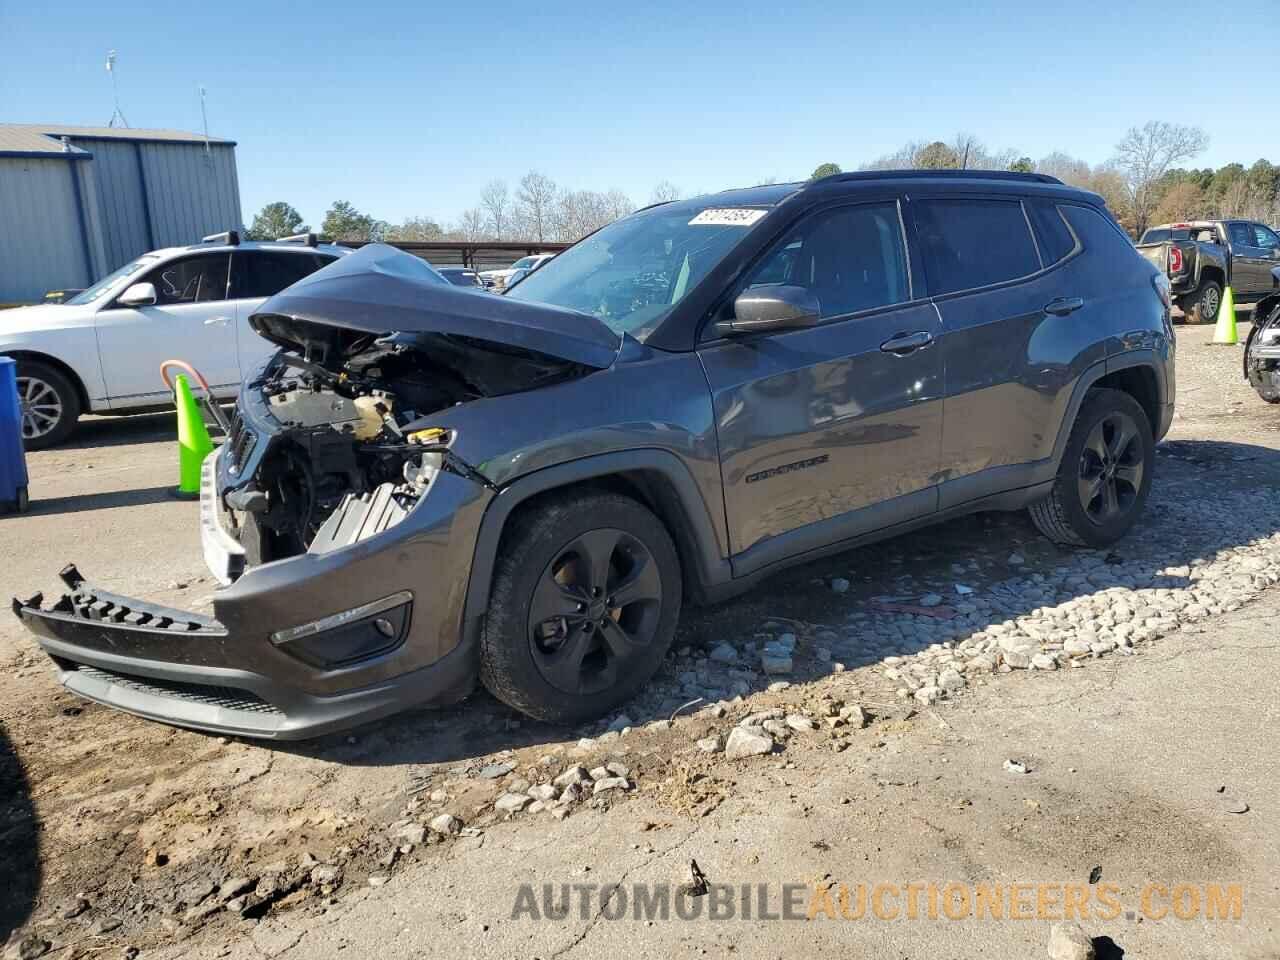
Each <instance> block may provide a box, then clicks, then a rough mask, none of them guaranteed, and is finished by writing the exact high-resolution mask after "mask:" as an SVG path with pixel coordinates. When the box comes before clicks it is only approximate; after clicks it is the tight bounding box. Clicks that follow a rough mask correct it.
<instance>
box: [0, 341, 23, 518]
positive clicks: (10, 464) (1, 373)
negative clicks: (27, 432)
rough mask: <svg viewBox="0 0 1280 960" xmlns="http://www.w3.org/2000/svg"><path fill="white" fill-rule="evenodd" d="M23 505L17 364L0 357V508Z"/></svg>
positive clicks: (6, 508) (20, 405) (8, 508)
mask: <svg viewBox="0 0 1280 960" xmlns="http://www.w3.org/2000/svg"><path fill="white" fill-rule="evenodd" d="M26 509H27V458H26V453H25V451H24V450H23V448H22V404H21V403H20V402H19V401H18V365H17V363H15V362H14V361H13V359H12V358H10V357H0V510H3V511H5V512H9V511H12V510H17V511H18V512H19V513H21V512H22V511H23V510H26Z"/></svg>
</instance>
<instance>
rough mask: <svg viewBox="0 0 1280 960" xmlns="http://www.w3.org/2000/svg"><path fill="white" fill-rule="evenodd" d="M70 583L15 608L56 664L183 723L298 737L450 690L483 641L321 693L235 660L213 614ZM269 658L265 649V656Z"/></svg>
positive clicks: (125, 704) (152, 714)
mask: <svg viewBox="0 0 1280 960" xmlns="http://www.w3.org/2000/svg"><path fill="white" fill-rule="evenodd" d="M61 576H62V579H63V582H64V583H65V584H66V585H67V587H68V589H69V590H70V591H71V592H70V593H68V594H66V595H64V596H63V597H62V598H61V599H60V600H59V601H58V602H57V603H55V604H53V605H52V606H51V607H48V608H47V609H45V608H44V607H43V603H44V598H43V596H42V595H40V594H37V595H36V596H34V597H32V598H31V599H30V600H28V601H25V602H23V601H20V600H14V601H13V610H14V613H15V614H17V616H18V618H19V619H21V620H22V622H23V624H24V625H25V626H26V627H27V628H28V629H30V630H31V632H32V633H33V634H34V635H35V637H36V640H37V642H38V643H39V644H40V646H41V648H42V649H43V650H44V651H45V652H46V653H47V654H48V655H49V656H50V658H52V660H53V661H54V663H55V664H56V665H57V668H58V672H59V680H60V681H61V682H62V684H63V685H64V686H65V687H66V688H67V689H68V690H71V691H72V692H74V693H76V694H79V695H80V696H83V697H85V698H86V699H89V700H93V701H96V702H98V703H102V704H106V705H107V706H111V707H115V708H117V709H120V710H124V711H127V712H129V713H133V714H137V715H139V716H143V717H147V718H149V719H152V720H160V721H163V722H166V723H172V724H175V725H177V726H183V727H191V728H194V729H198V730H206V731H211V732H216V733H227V734H234V735H241V736H250V737H262V738H268V739H279V740H292V739H303V738H307V737H314V736H318V735H320V734H323V733H326V732H329V731H332V730H336V729H341V728H343V727H347V726H351V725H352V724H354V723H358V722H364V721H367V720H371V719H375V718H377V717H380V716H385V715H387V714H389V713H393V712H395V711H397V710H401V709H404V707H405V706H406V700H407V699H409V700H411V701H413V702H424V701H430V700H432V699H444V698H447V697H450V696H454V695H456V693H457V692H458V691H465V690H468V689H469V688H470V685H471V680H472V678H473V677H474V675H475V669H476V668H475V644H474V641H473V640H472V641H468V640H467V638H465V637H464V638H463V642H462V643H460V644H459V645H458V646H457V647H455V648H454V649H453V650H452V651H451V652H449V653H447V654H445V655H444V656H443V657H441V658H440V659H439V660H436V661H435V662H434V663H431V664H430V665H428V666H425V667H421V668H419V669H416V670H413V671H411V672H408V673H401V674H398V675H396V676H394V677H388V678H387V679H384V680H381V681H377V682H373V683H370V684H368V685H365V686H360V687H356V688H353V689H344V690H341V691H340V692H336V693H334V694H332V695H317V694H315V693H309V692H307V691H305V690H302V689H299V688H298V686H296V685H292V684H288V683H282V682H281V681H280V680H278V679H277V678H274V677H271V676H268V675H266V674H265V673H259V672H255V671H253V670H247V669H243V668H242V667H240V666H233V665H231V663H230V662H229V660H230V659H240V658H239V657H235V656H234V655H233V656H231V657H229V656H228V651H229V650H234V649H237V648H240V647H241V646H242V645H241V644H238V643H236V642H235V638H234V637H233V636H232V634H231V632H230V631H229V630H228V628H227V627H226V626H224V625H223V624H222V623H219V622H218V621H217V620H215V619H212V618H210V617H206V616H202V615H200V614H196V613H191V612H188V611H184V610H176V609H173V608H170V607H164V606H160V605H157V604H152V603H146V602H144V601H139V600H134V599H131V598H129V597H122V596H119V595H117V594H113V593H109V592H107V591H104V590H99V589H97V588H95V587H93V586H91V585H89V584H87V583H86V582H85V581H84V578H83V577H82V576H81V575H80V572H79V571H78V570H77V569H76V568H75V567H74V566H68V567H67V568H66V569H64V570H63V571H62V574H61ZM264 659H265V657H264Z"/></svg>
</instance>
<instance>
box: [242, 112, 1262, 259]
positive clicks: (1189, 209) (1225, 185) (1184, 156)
mask: <svg viewBox="0 0 1280 960" xmlns="http://www.w3.org/2000/svg"><path fill="white" fill-rule="evenodd" d="M1208 145H1209V139H1208V137H1207V136H1206V135H1205V133H1204V131H1203V130H1201V129H1200V128H1198V127H1194V126H1183V125H1179V124H1173V123H1166V122H1163V121H1157V120H1153V121H1150V122H1148V123H1146V124H1144V125H1143V126H1141V127H1132V128H1130V129H1129V131H1128V132H1127V133H1126V134H1125V135H1124V137H1123V138H1122V139H1121V140H1120V142H1119V143H1117V144H1116V146H1115V149H1114V151H1113V153H1112V156H1111V157H1109V158H1108V159H1107V160H1105V161H1103V162H1101V163H1097V164H1090V163H1089V162H1088V161H1086V160H1082V159H1080V158H1078V157H1074V156H1071V155H1070V154H1067V153H1064V152H1062V151H1055V152H1053V153H1050V154H1048V155H1047V156H1044V157H1041V158H1040V159H1039V160H1033V159H1032V158H1031V157H1029V156H1025V155H1023V154H1022V153H1021V152H1020V151H1018V150H1014V149H991V148H988V147H987V145H986V144H984V143H983V142H982V141H981V140H979V139H978V138H977V137H975V136H973V135H971V134H965V133H962V134H959V135H957V136H956V137H954V138H953V139H952V140H950V141H942V140H922V141H913V142H910V143H907V144H904V145H903V146H902V147H901V148H900V149H899V150H897V151H895V152H893V153H890V154H886V155H885V156H883V157H880V158H878V159H876V160H872V161H870V162H868V163H863V164H862V165H861V169H864V170H894V169H936V170H945V169H982V170H1017V171H1024V172H1038V173H1047V174H1050V175H1052V176H1055V177H1057V178H1058V179H1060V180H1062V181H1063V182H1064V183H1067V184H1070V185H1071V186H1077V187H1083V188H1084V189H1086V190H1092V191H1093V192H1095V193H1098V194H1100V195H1101V196H1102V197H1103V198H1104V199H1105V200H1106V202H1107V206H1108V207H1109V208H1110V209H1111V212H1112V213H1114V214H1115V216H1116V218H1117V219H1118V220H1119V221H1120V223H1121V225H1123V226H1124V227H1125V229H1127V230H1128V231H1129V232H1130V233H1131V234H1132V235H1133V236H1135V237H1138V236H1141V235H1142V232H1143V231H1144V230H1146V229H1147V227H1148V226H1150V225H1151V224H1154V223H1167V222H1171V221H1179V220H1191V219H1232V218H1237V217H1238V218H1242V219H1249V220H1259V221H1262V222H1265V223H1270V224H1272V225H1276V224H1277V223H1278V222H1280V166H1277V165H1275V164H1272V163H1271V162H1270V161H1268V160H1266V159H1260V160H1258V161H1256V162H1255V163H1253V164H1252V165H1251V166H1248V167H1246V166H1244V164H1242V163H1228V164H1226V165H1225V166H1222V167H1218V168H1217V169H1214V168H1212V167H1204V168H1196V167H1193V166H1189V164H1190V162H1191V161H1192V160H1194V159H1195V158H1196V157H1197V156H1199V155H1200V154H1201V153H1203V152H1204V151H1205V150H1206V149H1207V147H1208ZM840 172H842V168H841V167H840V165H839V164H837V163H834V162H827V163H822V164H819V165H818V167H816V168H815V169H814V171H813V173H812V174H811V175H810V179H812V178H817V177H823V176H830V175H832V174H836V173H840ZM775 181H776V178H768V179H767V180H765V181H764V182H766V183H772V182H775ZM681 196H682V192H681V190H680V188H679V187H677V186H676V185H675V184H673V183H671V182H670V181H667V180H663V181H662V182H660V183H659V184H657V185H656V186H655V187H654V189H653V192H652V194H651V195H650V197H649V201H648V202H649V203H662V202H665V201H668V200H677V199H679V198H680V197H681ZM636 207H637V205H636V204H635V203H633V202H632V199H631V198H630V197H629V196H627V194H626V193H624V192H623V191H621V190H609V191H607V192H604V193H601V192H597V191H594V190H574V189H571V188H568V187H564V186H561V185H560V184H558V183H556V182H555V181H554V180H552V179H551V178H550V177H548V176H547V175H545V174H543V173H540V172H538V171H530V172H529V173H527V174H525V175H524V176H523V177H521V179H520V181H519V183H517V184H516V186H515V188H514V189H512V188H511V187H509V185H508V184H507V181H505V180H493V181H491V182H489V183H488V184H487V185H486V186H485V187H484V189H483V190H482V191H481V192H480V196H479V198H478V202H477V203H476V204H475V205H474V206H472V207H469V208H468V209H466V210H464V211H463V212H462V214H461V215H460V216H459V217H458V219H457V220H456V221H454V222H452V223H448V224H442V223H441V222H439V221H438V220H436V219H435V218H433V217H430V216H416V217H408V218H406V219H404V220H403V221H401V222H399V223H389V222H387V221H385V220H378V219H376V218H374V217H372V216H370V215H369V214H366V213H362V212H361V211H359V210H357V209H356V208H355V207H354V206H353V205H352V204H351V203H350V202H348V201H345V200H340V201H337V202H336V203H334V204H333V205H332V206H331V207H330V208H329V210H328V211H327V212H326V213H325V217H324V221H323V222H322V223H321V225H320V233H322V234H323V235H324V236H326V237H328V238H331V239H335V240H393V241H394V240H461V241H466V242H472V243H475V242H482V241H486V240H490V241H492V240H497V241H521V242H524V241H529V242H538V243H542V242H547V241H560V242H573V241H575V240H578V239H580V238H581V237H583V236H585V235H586V234H588V233H591V232H592V231H593V230H597V229H599V228H600V227H602V226H604V225H605V224H607V223H611V222H612V221H614V220H616V219H618V218H619V217H622V216H625V215H626V214H628V213H630V212H632V211H633V210H635V209H636ZM309 229H310V228H309V227H308V226H307V225H306V224H304V223H303V222H302V217H301V216H300V215H299V214H298V211H297V210H295V209H294V208H293V207H292V206H290V205H289V204H288V203H285V202H283V201H277V202H275V203H269V204H267V205H266V206H265V207H263V208H262V210H261V212H259V213H258V214H257V216H255V217H254V220H253V225H252V226H251V227H250V228H249V231H248V233H249V235H250V236H251V237H252V238H254V239H262V240H269V239H277V238H279V237H283V236H288V235H290V234H295V233H305V232H307V231H308V230H309Z"/></svg>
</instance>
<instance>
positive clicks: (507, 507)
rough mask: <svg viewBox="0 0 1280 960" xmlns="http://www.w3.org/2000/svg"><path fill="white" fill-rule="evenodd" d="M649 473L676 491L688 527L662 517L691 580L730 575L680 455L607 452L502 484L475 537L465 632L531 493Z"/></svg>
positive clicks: (483, 607) (709, 582)
mask: <svg viewBox="0 0 1280 960" xmlns="http://www.w3.org/2000/svg"><path fill="white" fill-rule="evenodd" d="M646 472H656V473H658V474H660V475H661V476H662V478H663V479H664V480H665V481H667V482H668V483H669V484H670V485H671V488H672V489H673V490H674V492H675V495H676V499H677V501H678V506H679V508H680V510H681V513H682V514H683V516H682V517H681V519H682V520H683V521H684V522H685V524H686V529H685V530H683V531H681V530H676V529H671V527H672V524H671V523H670V522H668V521H667V519H666V518H663V517H662V516H659V520H660V521H662V522H663V523H664V525H665V526H667V528H668V532H669V533H670V534H671V537H672V540H674V541H675V543H676V548H677V552H678V553H679V555H680V560H681V563H682V564H689V562H690V561H692V562H693V567H694V569H693V570H686V571H685V574H686V582H689V580H690V575H692V581H693V582H694V583H696V584H698V585H700V587H701V588H702V589H706V588H708V587H711V586H714V585H716V584H719V583H721V582H724V581H727V580H729V579H731V578H732V570H731V568H730V566H729V561H728V559H727V558H726V557H724V556H722V555H721V554H720V551H719V548H718V547H717V544H718V543H719V540H720V538H719V537H718V536H717V534H716V525H715V521H714V519H713V517H712V512H711V509H710V507H709V506H708V505H707V503H706V500H705V498H704V497H703V495H702V492H701V491H700V490H699V488H698V484H697V482H696V481H695V480H694V478H693V475H692V474H691V473H690V471H689V468H688V467H687V466H685V464H684V463H683V462H682V461H681V460H680V458H679V457H677V456H676V455H675V454H673V453H671V452H669V451H666V450H660V449H656V448H643V449H637V450H622V451H617V452H614V453H604V454H600V455H598V456H592V457H585V458H583V459H580V460H572V461H569V462H568V463H561V464H557V465H556V466H553V467H546V468H544V469H541V470H538V471H535V472H534V473H530V474H527V475H525V476H523V477H520V478H519V479H517V480H515V481H513V482H512V483H510V484H508V485H507V486H505V487H503V488H502V490H501V491H499V492H498V493H497V494H496V495H495V496H494V497H493V498H492V499H491V500H490V501H489V504H488V506H487V507H486V509H485V512H484V516H483V517H482V518H481V521H480V529H479V532H478V534H477V536H476V545H475V552H474V555H473V557H472V562H471V574H470V578H469V580H468V583H467V593H466V600H465V603H464V608H463V623H464V626H463V629H464V631H465V632H470V630H471V629H473V628H474V624H476V623H478V622H479V620H480V618H482V617H483V616H484V614H485V612H486V611H487V609H488V606H489V594H490V591H491V588H492V585H493V573H494V568H495V567H496V565H497V557H498V547H499V545H500V543H501V540H502V534H503V532H504V530H505V529H506V527H507V522H508V521H509V520H510V518H511V515H512V513H514V512H515V510H516V508H518V507H519V506H520V505H521V504H523V503H525V502H526V501H528V500H529V499H530V498H532V497H535V496H537V495H539V494H543V493H549V492H551V491H554V490H557V489H561V488H568V487H572V486H575V485H578V484H581V483H586V482H590V481H593V480H607V479H609V478H611V477H614V478H622V479H628V477H629V476H634V475H635V474H637V473H646ZM646 506H648V505H647V504H646ZM682 541H683V543H682Z"/></svg>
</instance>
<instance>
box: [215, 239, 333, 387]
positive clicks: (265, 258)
mask: <svg viewBox="0 0 1280 960" xmlns="http://www.w3.org/2000/svg"><path fill="white" fill-rule="evenodd" d="M335 259H336V258H335V257H333V256H330V255H329V254H326V253H318V252H315V251H311V250H261V249H247V250H237V251H236V252H235V253H233V254H232V255H231V290H232V296H233V297H234V298H235V337H236V343H237V353H238V356H239V369H240V372H241V375H242V376H248V374H249V372H250V371H251V370H253V369H254V368H255V367H256V366H257V365H258V364H259V363H261V362H262V361H263V360H265V359H266V358H267V357H269V356H270V355H271V354H273V353H275V351H276V350H277V349H278V348H277V347H276V345H275V344H273V343H272V342H271V341H269V340H265V339H263V338H262V337H260V336H258V335H257V334H256V333H254V332H253V328H252V327H250V326H249V317H251V316H252V315H253V314H254V313H255V312H256V311H257V309H258V308H259V307H260V306H262V303H263V301H264V300H266V299H267V297H273V296H275V295H276V294H277V293H279V292H280V291H281V290H283V289H284V288H285V287H288V286H291V285H293V284H295V283H297V282H298V281H299V280H301V279H302V278H303V277H306V276H309V275H311V274H312V273H315V272H316V271H317V270H319V269H320V268H321V267H323V266H325V265H327V264H330V263H332V262H333V261H334V260H335Z"/></svg>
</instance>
